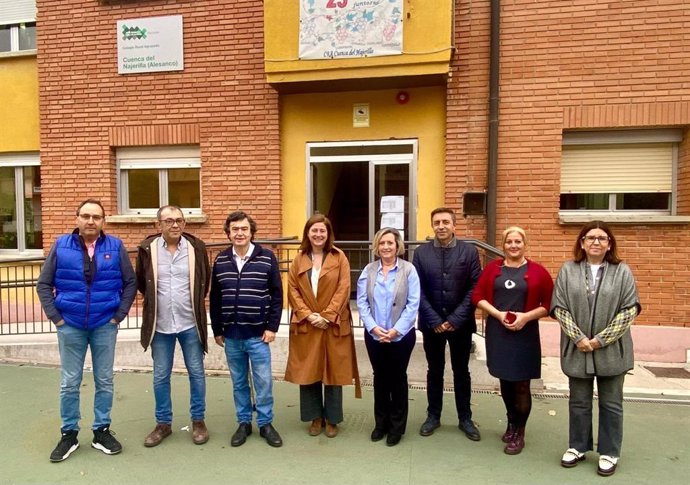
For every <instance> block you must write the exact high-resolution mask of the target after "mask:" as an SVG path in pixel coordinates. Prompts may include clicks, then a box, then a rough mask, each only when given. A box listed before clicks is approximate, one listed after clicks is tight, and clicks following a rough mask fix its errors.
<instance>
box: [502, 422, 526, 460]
mask: <svg viewBox="0 0 690 485" xmlns="http://www.w3.org/2000/svg"><path fill="white" fill-rule="evenodd" d="M524 447H525V427H524V426H521V427H518V428H515V434H513V439H511V440H510V441H509V442H508V444H507V445H506V447H505V448H503V452H504V453H505V454H506V455H518V454H520V452H521V451H522V449H523V448H524Z"/></svg>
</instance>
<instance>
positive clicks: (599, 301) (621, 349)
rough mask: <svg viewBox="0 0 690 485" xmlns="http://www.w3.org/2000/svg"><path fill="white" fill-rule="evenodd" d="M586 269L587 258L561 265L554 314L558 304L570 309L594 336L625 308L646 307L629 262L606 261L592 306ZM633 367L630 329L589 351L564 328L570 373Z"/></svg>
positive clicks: (612, 373)
mask: <svg viewBox="0 0 690 485" xmlns="http://www.w3.org/2000/svg"><path fill="white" fill-rule="evenodd" d="M585 271H587V262H586V261H582V262H580V263H576V262H575V261H568V262H567V263H565V264H564V265H563V266H562V267H561V270H560V271H559V272H558V277H557V278H556V285H555V286H554V289H553V298H552V299H551V316H553V315H554V310H555V309H556V308H563V309H564V310H567V311H568V312H570V314H571V315H572V316H573V319H574V320H575V322H576V323H577V325H578V327H580V330H582V332H583V333H584V334H585V335H586V336H587V337H588V338H593V337H594V336H595V335H597V334H598V333H600V332H601V331H603V330H604V329H605V328H606V326H607V325H609V324H610V323H611V320H613V318H614V317H615V316H616V315H617V314H618V313H619V312H621V311H622V310H625V309H627V308H630V307H633V306H637V309H638V314H639V313H640V311H641V310H642V307H641V305H640V299H639V297H638V295H637V288H636V287H635V279H634V277H633V274H632V272H631V271H630V268H629V267H628V265H626V264H625V263H620V264H607V265H606V267H605V269H604V275H603V277H602V279H601V282H600V283H599V287H598V289H597V294H596V297H595V299H594V304H593V308H591V309H590V305H589V302H588V299H587V289H586V287H585ZM632 368H633V342H632V336H631V335H630V330H628V331H627V332H625V333H624V334H623V336H622V337H621V338H619V339H618V340H616V341H615V342H613V343H611V344H609V345H607V346H606V347H602V348H601V349H598V350H595V351H594V352H587V353H585V352H581V351H580V350H578V349H577V346H576V345H575V342H573V341H572V340H570V339H569V338H568V337H567V336H566V335H565V333H563V332H561V369H563V372H564V373H565V374H566V375H567V376H570V377H580V378H585V377H592V376H595V375H596V376H617V375H620V374H623V373H624V372H627V371H628V370H630V369H632Z"/></svg>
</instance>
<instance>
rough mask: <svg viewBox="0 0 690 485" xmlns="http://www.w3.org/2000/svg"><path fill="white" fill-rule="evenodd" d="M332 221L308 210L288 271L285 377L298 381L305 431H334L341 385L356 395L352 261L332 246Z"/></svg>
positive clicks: (339, 417) (340, 409) (339, 413)
mask: <svg viewBox="0 0 690 485" xmlns="http://www.w3.org/2000/svg"><path fill="white" fill-rule="evenodd" d="M334 239H335V238H334V236H333V228H332V226H331V222H330V221H329V220H328V218H326V217H325V216H323V215H321V214H316V215H314V216H312V217H311V218H310V219H309V220H308V221H307V223H306V225H305V227H304V234H303V237H302V244H301V245H300V248H299V253H298V254H297V256H296V257H295V259H294V260H293V261H292V265H291V266H290V272H289V277H288V298H289V301H290V307H291V308H292V316H291V319H290V353H289V356H288V363H287V370H286V371H285V380H287V381H289V382H292V383H295V384H299V385H300V416H301V419H302V421H304V422H311V424H310V426H309V434H310V435H312V436H318V435H319V434H321V429H322V428H323V427H325V433H326V436H328V437H329V438H333V437H335V436H336V435H337V434H338V423H340V422H342V420H343V391H342V386H343V385H350V384H352V383H353V381H355V384H356V386H357V387H356V395H357V397H359V396H360V390H359V375H358V371H357V360H356V356H355V350H354V340H353V336H352V316H351V314H350V263H349V262H348V260H347V257H346V256H345V254H344V253H343V252H342V251H341V250H340V249H338V248H336V247H335V246H333V241H334Z"/></svg>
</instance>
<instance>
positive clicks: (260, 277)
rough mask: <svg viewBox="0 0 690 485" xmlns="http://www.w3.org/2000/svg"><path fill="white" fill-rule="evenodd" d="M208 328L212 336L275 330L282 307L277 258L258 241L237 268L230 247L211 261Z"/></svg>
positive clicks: (247, 335)
mask: <svg viewBox="0 0 690 485" xmlns="http://www.w3.org/2000/svg"><path fill="white" fill-rule="evenodd" d="M210 307H211V308H210V311H211V328H212V329H213V335H214V336H216V337H217V336H220V335H223V336H224V337H225V338H232V339H240V340H242V339H248V338H252V337H261V336H262V335H263V333H264V330H271V331H273V332H277V331H278V326H279V325H280V316H281V313H282V309H283V286H282V283H281V279H280V271H279V268H278V260H277V259H276V257H275V255H274V254H273V252H272V251H271V250H269V249H265V248H263V247H261V246H260V245H258V244H254V251H252V254H251V255H250V256H249V259H248V260H247V261H246V262H245V264H244V266H243V267H242V271H241V272H240V271H238V269H237V264H236V263H235V259H234V258H233V257H232V246H230V247H228V248H227V249H226V250H225V251H223V252H222V253H220V254H219V255H218V256H217V257H216V260H215V262H214V263H213V274H212V277H211V295H210Z"/></svg>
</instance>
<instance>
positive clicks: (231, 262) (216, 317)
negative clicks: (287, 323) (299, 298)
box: [210, 211, 283, 447]
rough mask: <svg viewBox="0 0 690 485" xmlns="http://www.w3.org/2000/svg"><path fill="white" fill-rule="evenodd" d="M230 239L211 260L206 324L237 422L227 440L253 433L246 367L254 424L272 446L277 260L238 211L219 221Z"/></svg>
mask: <svg viewBox="0 0 690 485" xmlns="http://www.w3.org/2000/svg"><path fill="white" fill-rule="evenodd" d="M224 230H225V234H226V235H227V236H228V239H230V242H231V243H232V245H231V246H230V247H229V248H228V249H226V250H225V251H223V252H222V253H220V254H219V255H218V257H217V258H216V261H215V262H214V263H213V276H212V283H211V298H210V304H211V327H212V329H213V335H214V337H215V340H216V343H217V344H218V345H220V346H221V347H224V348H225V356H226V358H227V360H228V367H229V368H230V376H231V377H232V384H233V397H234V399H235V411H236V413H237V422H238V423H239V427H238V428H237V431H236V432H235V434H234V435H233V436H232V439H231V440H230V444H231V445H232V446H241V445H242V444H244V442H245V441H246V440H247V436H249V435H250V434H252V403H251V390H250V382H249V373H250V372H251V375H252V377H253V385H254V390H255V391H256V424H257V425H258V426H259V434H260V436H261V437H262V438H264V439H266V442H267V443H268V444H269V445H271V446H275V447H278V446H282V444H283V441H282V439H281V438H280V435H279V434H278V432H277V431H276V430H275V428H274V427H273V425H272V424H271V423H272V422H273V376H272V373H271V349H270V348H269V344H270V343H271V342H273V341H274V340H275V336H276V332H277V331H278V326H279V325H280V316H281V314H282V309H283V286H282V283H281V280H280V271H279V268H278V260H277V259H276V257H275V255H274V254H273V252H271V251H270V250H269V249H266V248H262V247H261V246H260V245H258V244H254V243H253V242H252V241H253V240H254V234H255V233H256V222H254V219H252V218H251V217H250V216H249V215H247V214H245V213H244V212H242V211H237V212H233V213H232V214H230V215H229V216H228V218H227V219H226V221H225V225H224Z"/></svg>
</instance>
